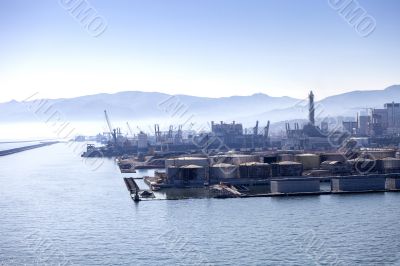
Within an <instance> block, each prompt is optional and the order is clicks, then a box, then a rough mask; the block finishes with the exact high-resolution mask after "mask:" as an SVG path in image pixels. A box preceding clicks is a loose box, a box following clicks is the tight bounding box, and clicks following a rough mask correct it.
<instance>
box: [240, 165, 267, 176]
mask: <svg viewBox="0 0 400 266" xmlns="http://www.w3.org/2000/svg"><path fill="white" fill-rule="evenodd" d="M239 176H240V178H256V179H266V178H269V177H271V166H270V165H269V164H267V163H242V164H240V166H239Z"/></svg>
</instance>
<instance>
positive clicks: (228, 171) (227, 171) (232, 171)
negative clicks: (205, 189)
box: [210, 163, 239, 180]
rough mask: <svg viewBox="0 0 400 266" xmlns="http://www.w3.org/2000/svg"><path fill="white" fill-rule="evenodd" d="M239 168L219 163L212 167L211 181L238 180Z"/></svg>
mask: <svg viewBox="0 0 400 266" xmlns="http://www.w3.org/2000/svg"><path fill="white" fill-rule="evenodd" d="M238 177H239V167H238V166H237V165H233V164H227V163H218V164H214V165H213V166H211V167H210V179H214V180H218V179H226V178H238Z"/></svg>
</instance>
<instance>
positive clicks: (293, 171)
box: [165, 150, 400, 185]
mask: <svg viewBox="0 0 400 266" xmlns="http://www.w3.org/2000/svg"><path fill="white" fill-rule="evenodd" d="M358 156H362V157H361V158H360V157H358ZM394 156H395V151H394V150H366V151H363V152H362V153H360V154H357V155H356V156H355V157H358V158H356V159H347V158H346V157H345V156H344V155H343V154H339V153H323V154H311V153H310V154H304V153H303V154H294V153H277V154H269V155H246V154H225V155H216V156H211V157H209V158H205V157H179V158H173V159H167V160H166V161H165V165H166V171H167V179H168V180H167V182H168V183H170V184H177V183H185V184H187V183H189V184H199V185H201V184H204V182H205V181H209V182H221V181H224V180H227V181H228V180H232V179H257V180H263V179H264V180H265V179H270V178H278V177H282V178H296V177H301V176H304V175H305V173H307V175H308V173H310V172H311V173H312V172H313V171H315V172H318V171H319V173H323V174H325V175H326V176H340V175H351V174H364V173H384V174H386V173H400V159H399V158H395V157H394ZM311 176H313V175H311ZM314 176H315V175H314Z"/></svg>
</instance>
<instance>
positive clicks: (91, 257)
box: [0, 143, 400, 265]
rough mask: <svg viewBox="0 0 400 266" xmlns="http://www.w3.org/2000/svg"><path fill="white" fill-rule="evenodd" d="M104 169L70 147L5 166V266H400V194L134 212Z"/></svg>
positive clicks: (192, 204)
mask: <svg viewBox="0 0 400 266" xmlns="http://www.w3.org/2000/svg"><path fill="white" fill-rule="evenodd" d="M32 158H35V160H33V159H32ZM102 160H104V161H103V164H102V166H101V167H100V168H99V169H97V170H96V171H92V170H90V168H88V167H87V166H86V165H85V164H84V163H83V162H82V158H80V157H79V156H77V155H76V154H75V153H73V152H71V150H69V149H68V148H67V146H66V145H65V144H63V143H60V144H56V145H52V146H47V147H43V148H40V149H35V150H30V151H26V152H22V153H17V154H13V155H10V156H5V157H0V169H1V171H0V199H1V200H0V213H1V214H2V215H1V216H0V224H1V226H0V235H1V239H0V265H21V264H24V263H26V264H27V265H43V264H45V263H48V264H58V263H60V264H62V263H65V264H62V265H111V264H113V265H175V264H178V265H188V264H196V262H198V264H196V265H203V264H205V263H208V264H209V265H318V263H320V264H323V263H324V262H325V263H333V262H334V261H336V262H337V263H338V264H337V265H354V264H355V263H359V264H361V265H394V264H395V263H397V265H398V263H399V259H400V254H399V250H400V231H399V230H397V227H398V222H399V219H400V212H399V211H398V206H399V203H400V193H372V194H361V195H325V196H310V197H282V198H251V199H250V198H249V199H225V200H221V199H193V200H178V201H167V200H155V201H147V202H140V203H139V204H134V203H133V201H132V200H131V199H130V197H129V193H128V191H127V190H126V187H125V185H124V183H123V180H122V177H123V176H124V175H121V174H120V173H119V171H118V167H117V165H116V163H115V162H114V161H113V160H110V159H102ZM145 174H149V172H147V171H146V172H139V173H137V175H145ZM45 251H46V252H45ZM49 254H51V256H50V255H49ZM321 254H323V256H321Z"/></svg>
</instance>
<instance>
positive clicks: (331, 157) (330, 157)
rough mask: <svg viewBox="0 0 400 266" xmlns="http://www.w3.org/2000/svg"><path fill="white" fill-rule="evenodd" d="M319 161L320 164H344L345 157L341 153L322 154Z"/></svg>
mask: <svg viewBox="0 0 400 266" xmlns="http://www.w3.org/2000/svg"><path fill="white" fill-rule="evenodd" d="M349 159H350V158H349ZM320 161H321V162H325V161H336V162H345V161H346V157H345V155H344V154H343V153H322V154H321V155H320Z"/></svg>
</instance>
